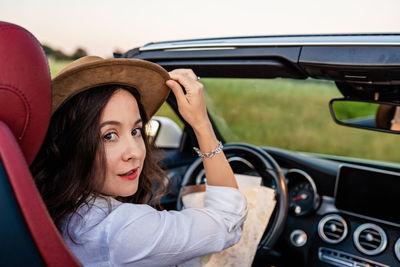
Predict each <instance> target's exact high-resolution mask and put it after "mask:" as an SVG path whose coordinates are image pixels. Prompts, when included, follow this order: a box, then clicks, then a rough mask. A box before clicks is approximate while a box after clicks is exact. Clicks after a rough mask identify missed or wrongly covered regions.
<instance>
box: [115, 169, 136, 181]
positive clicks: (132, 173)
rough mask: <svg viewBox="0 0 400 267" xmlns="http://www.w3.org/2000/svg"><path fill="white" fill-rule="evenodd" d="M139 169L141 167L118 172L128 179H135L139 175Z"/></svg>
mask: <svg viewBox="0 0 400 267" xmlns="http://www.w3.org/2000/svg"><path fill="white" fill-rule="evenodd" d="M138 169H139V167H137V168H134V169H132V170H130V171H128V172H126V173H123V174H118V176H119V177H121V178H122V179H126V180H135V179H136V178H137V176H138Z"/></svg>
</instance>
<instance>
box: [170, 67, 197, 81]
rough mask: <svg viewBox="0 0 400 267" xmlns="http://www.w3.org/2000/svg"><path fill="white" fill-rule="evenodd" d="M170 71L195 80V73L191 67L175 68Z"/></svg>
mask: <svg viewBox="0 0 400 267" xmlns="http://www.w3.org/2000/svg"><path fill="white" fill-rule="evenodd" d="M170 73H173V74H181V75H184V76H188V77H190V78H191V79H193V80H197V75H196V74H195V73H194V72H193V70H192V69H175V70H173V71H171V72H170Z"/></svg>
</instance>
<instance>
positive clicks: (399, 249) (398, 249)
mask: <svg viewBox="0 0 400 267" xmlns="http://www.w3.org/2000/svg"><path fill="white" fill-rule="evenodd" d="M394 254H396V258H397V260H398V261H400V238H399V239H397V241H396V244H394Z"/></svg>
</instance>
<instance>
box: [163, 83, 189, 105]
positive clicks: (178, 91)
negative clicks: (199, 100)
mask: <svg viewBox="0 0 400 267" xmlns="http://www.w3.org/2000/svg"><path fill="white" fill-rule="evenodd" d="M166 84H167V86H168V87H169V88H171V90H172V92H173V93H174V95H175V97H176V100H177V101H178V103H182V102H183V101H186V97H185V94H184V93H183V89H182V87H181V86H180V85H179V83H177V82H176V81H174V80H168V81H166Z"/></svg>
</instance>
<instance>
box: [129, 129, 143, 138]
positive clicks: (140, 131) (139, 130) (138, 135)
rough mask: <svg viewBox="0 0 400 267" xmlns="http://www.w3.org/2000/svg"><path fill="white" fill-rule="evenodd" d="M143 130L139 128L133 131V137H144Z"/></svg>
mask: <svg viewBox="0 0 400 267" xmlns="http://www.w3.org/2000/svg"><path fill="white" fill-rule="evenodd" d="M142 130H143V129H142V128H141V127H138V128H135V129H133V130H132V136H136V137H140V136H142Z"/></svg>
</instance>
